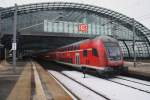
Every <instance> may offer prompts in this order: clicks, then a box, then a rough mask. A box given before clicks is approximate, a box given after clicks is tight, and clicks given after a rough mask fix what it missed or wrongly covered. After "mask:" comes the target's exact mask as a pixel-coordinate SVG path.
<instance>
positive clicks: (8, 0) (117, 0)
mask: <svg viewBox="0 0 150 100" xmlns="http://www.w3.org/2000/svg"><path fill="white" fill-rule="evenodd" d="M59 1H61V2H75V3H83V4H90V5H96V6H99V7H104V8H107V9H110V10H113V11H117V12H119V13H122V14H124V15H126V16H128V17H131V18H135V20H137V21H139V22H140V23H142V24H143V25H144V26H146V27H147V28H149V29H150V0H0V7H4V8H5V7H10V6H14V4H15V3H17V4H18V5H23V4H29V3H40V2H59Z"/></svg>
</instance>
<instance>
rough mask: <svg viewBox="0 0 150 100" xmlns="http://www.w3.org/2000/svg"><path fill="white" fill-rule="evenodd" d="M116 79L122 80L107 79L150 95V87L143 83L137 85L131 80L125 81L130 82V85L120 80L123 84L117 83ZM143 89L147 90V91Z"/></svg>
mask: <svg viewBox="0 0 150 100" xmlns="http://www.w3.org/2000/svg"><path fill="white" fill-rule="evenodd" d="M115 79H120V78H114V79H106V80H108V81H111V82H114V83H117V84H120V85H123V86H126V87H129V88H133V89H136V90H139V91H142V92H146V93H149V94H150V86H147V85H145V84H142V83H137V82H134V81H131V80H125V81H128V83H124V82H123V80H124V79H120V80H122V82H121V81H116V80H115ZM131 82H132V83H131ZM133 83H134V84H133ZM137 85H138V86H137ZM139 85H141V86H139ZM136 86H137V87H136ZM140 87H141V88H140ZM143 88H145V90H144V89H143ZM146 88H148V89H146Z"/></svg>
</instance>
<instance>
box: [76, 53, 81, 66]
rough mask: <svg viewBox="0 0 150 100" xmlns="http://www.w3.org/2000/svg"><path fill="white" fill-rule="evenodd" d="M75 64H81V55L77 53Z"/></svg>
mask: <svg viewBox="0 0 150 100" xmlns="http://www.w3.org/2000/svg"><path fill="white" fill-rule="evenodd" d="M75 64H80V54H79V53H75Z"/></svg>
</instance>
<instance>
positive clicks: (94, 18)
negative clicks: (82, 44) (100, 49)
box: [2, 3, 150, 57]
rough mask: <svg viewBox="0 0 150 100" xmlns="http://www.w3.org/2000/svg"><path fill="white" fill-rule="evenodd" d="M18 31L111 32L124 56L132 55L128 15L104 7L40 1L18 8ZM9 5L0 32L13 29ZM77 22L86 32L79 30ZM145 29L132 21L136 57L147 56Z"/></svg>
mask: <svg viewBox="0 0 150 100" xmlns="http://www.w3.org/2000/svg"><path fill="white" fill-rule="evenodd" d="M18 9H19V11H18V18H17V21H18V23H17V30H18V31H19V32H24V31H25V32H26V31H34V32H55V33H56V34H57V33H70V34H93V35H111V36H113V37H115V38H116V39H118V40H119V44H120V46H121V49H122V51H123V54H124V57H133V31H132V29H133V26H132V21H131V19H130V18H129V17H127V16H124V15H121V14H119V13H117V12H113V11H110V10H108V9H105V8H100V7H95V6H89V5H83V4H76V3H41V4H31V5H25V6H19V7H18ZM12 11H13V7H12V8H8V9H6V10H4V11H3V12H2V32H3V33H12V32H13V16H12V15H13V14H12ZM81 23H84V24H87V25H88V30H87V32H81V31H79V25H80V24H81ZM145 30H146V28H145V27H144V26H142V25H141V24H140V23H138V22H136V23H135V40H136V43H135V51H136V56H137V57H150V41H149V40H148V39H150V35H149V37H148V35H147V36H146V35H145V34H147V33H146V32H149V33H150V31H147V30H146V31H145Z"/></svg>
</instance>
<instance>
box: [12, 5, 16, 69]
mask: <svg viewBox="0 0 150 100" xmlns="http://www.w3.org/2000/svg"><path fill="white" fill-rule="evenodd" d="M16 33H17V4H15V11H14V23H13V43H12V50H13V71H14V72H16V46H17V43H16Z"/></svg>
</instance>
